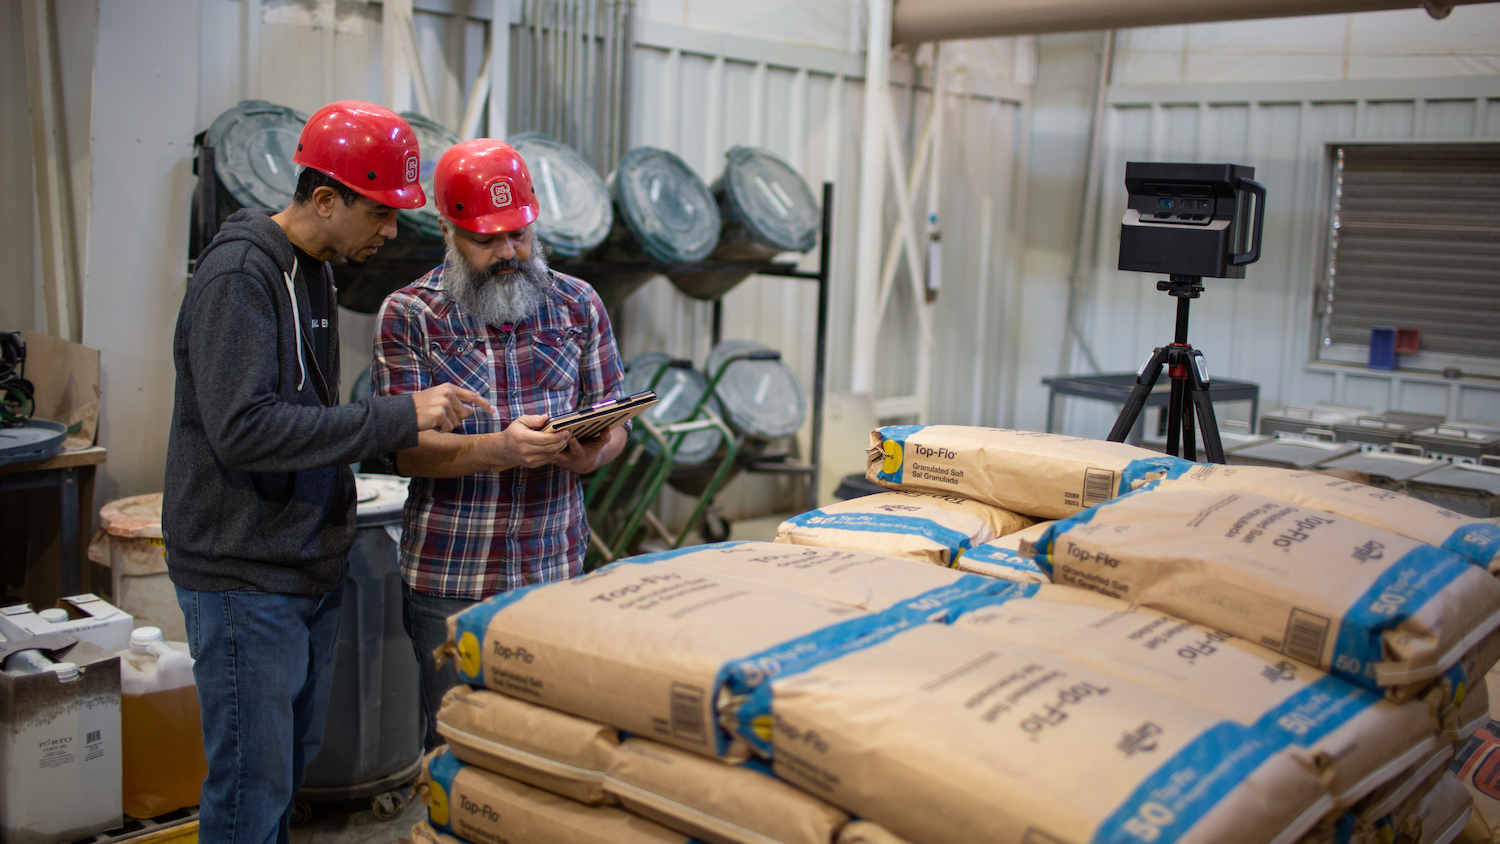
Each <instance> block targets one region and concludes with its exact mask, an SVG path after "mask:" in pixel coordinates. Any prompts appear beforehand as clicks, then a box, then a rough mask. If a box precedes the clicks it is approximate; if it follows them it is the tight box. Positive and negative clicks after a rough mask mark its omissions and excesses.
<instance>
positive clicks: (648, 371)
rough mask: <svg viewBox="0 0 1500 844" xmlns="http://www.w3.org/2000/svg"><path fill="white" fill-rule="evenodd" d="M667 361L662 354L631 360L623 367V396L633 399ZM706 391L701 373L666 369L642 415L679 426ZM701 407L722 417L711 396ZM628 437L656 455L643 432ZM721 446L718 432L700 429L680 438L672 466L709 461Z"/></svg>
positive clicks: (722, 436) (671, 368) (706, 382)
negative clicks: (653, 399)
mask: <svg viewBox="0 0 1500 844" xmlns="http://www.w3.org/2000/svg"><path fill="white" fill-rule="evenodd" d="M670 359H671V358H670V356H669V355H667V354H664V353H662V352H646V353H645V354H641V355H637V356H635V357H633V358H631V359H630V361H629V363H627V364H626V365H625V394H626V395H634V394H635V393H639V392H641V391H642V390H645V389H647V388H648V386H649V385H650V383H651V379H652V378H653V377H655V375H656V372H657V370H658V369H659V368H660V367H661V365H662V364H664V363H666V362H667V361H668V360H670ZM706 389H708V379H707V378H704V377H703V373H701V372H699V371H697V370H695V369H678V368H676V367H667V369H666V371H665V372H664V373H662V376H661V380H659V381H657V382H656V395H657V399H658V401H657V403H656V404H655V405H654V406H653V407H652V408H651V409H650V410H648V411H646V412H645V416H646V417H647V418H648V419H650V420H651V421H652V422H654V423H656V424H658V425H670V424H672V423H673V422H681V421H683V420H685V419H687V418H688V415H689V414H690V413H692V410H693V407H694V406H695V405H696V404H697V403H698V399H699V398H700V397H701V396H702V395H703V391H704V390H706ZM705 407H707V408H708V409H709V410H710V411H711V412H713V414H714V415H716V416H719V417H721V418H722V417H723V416H724V408H723V407H722V406H720V404H719V401H718V399H716V398H714V397H713V396H709V398H708V402H707V403H706V404H705ZM632 436H633V437H635V438H637V439H639V440H641V441H642V442H645V443H646V451H647V453H649V454H652V455H655V454H658V453H659V452H660V450H661V449H660V446H658V445H657V444H656V441H655V440H653V439H651V438H649V437H647V436H646V434H645V432H644V431H643V430H640V429H639V428H637V430H636V432H635V433H634V434H633V435H632ZM723 443H724V434H723V433H721V432H720V431H719V429H718V428H703V429H701V430H697V431H692V432H689V433H688V434H687V435H686V436H684V437H683V438H682V443H681V444H680V445H679V446H678V447H677V452H676V454H674V455H673V458H672V462H673V463H674V464H675V465H678V466H691V465H695V464H698V463H702V462H704V461H706V460H708V459H709V458H710V457H713V456H714V454H716V453H717V452H718V451H719V447H720V446H721V445H723Z"/></svg>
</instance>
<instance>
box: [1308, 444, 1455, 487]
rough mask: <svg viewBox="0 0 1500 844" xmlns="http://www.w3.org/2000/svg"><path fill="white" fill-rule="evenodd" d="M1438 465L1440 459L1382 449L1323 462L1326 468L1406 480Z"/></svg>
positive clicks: (1323, 466)
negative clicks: (1383, 450)
mask: <svg viewBox="0 0 1500 844" xmlns="http://www.w3.org/2000/svg"><path fill="white" fill-rule="evenodd" d="M1436 465H1438V461H1436V460H1429V459H1427V458H1425V457H1414V456H1412V455H1408V454H1387V453H1385V452H1381V451H1366V452H1363V453H1360V454H1351V455H1349V456H1347V457H1337V458H1334V459H1333V460H1329V461H1328V462H1326V463H1324V464H1322V467H1321V468H1324V469H1349V470H1351V471H1354V472H1364V473H1365V474H1367V475H1378V476H1380V477H1382V478H1390V479H1391V480H1396V481H1404V480H1408V479H1410V478H1412V477H1415V476H1417V475H1420V474H1422V473H1423V472H1426V471H1428V470H1429V469H1432V468H1433V467H1434V466H1436Z"/></svg>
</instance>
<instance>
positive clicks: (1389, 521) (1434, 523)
mask: <svg viewBox="0 0 1500 844" xmlns="http://www.w3.org/2000/svg"><path fill="white" fill-rule="evenodd" d="M1173 474H1174V475H1176V477H1174V478H1172V479H1171V480H1163V481H1162V483H1161V488H1163V489H1173V488H1177V487H1181V488H1183V489H1218V490H1223V489H1237V490H1244V491H1245V492H1255V493H1259V494H1261V495H1268V496H1270V497H1272V498H1279V499H1281V500H1282V501H1287V502H1290V503H1292V504H1300V505H1302V506H1304V507H1312V508H1313V509H1316V510H1326V511H1328V512H1330V513H1335V514H1337V515H1340V516H1344V517H1345V518H1349V519H1353V520H1355V521H1356V522H1363V523H1364V524H1367V525H1371V526H1373V527H1378V528H1380V529H1382V530H1388V531H1390V532H1391V533H1396V534H1400V535H1401V536H1406V537H1410V538H1412V539H1415V540H1417V541H1418V542H1425V543H1427V544H1428V545H1436V546H1438V547H1439V548H1445V549H1447V550H1449V551H1452V552H1454V553H1456V554H1458V555H1459V556H1461V557H1464V558H1466V559H1469V560H1472V561H1474V563H1475V564H1477V565H1480V566H1484V567H1486V568H1487V569H1488V570H1489V571H1490V572H1491V573H1492V574H1494V573H1497V572H1500V556H1497V555H1500V526H1497V525H1495V524H1493V523H1490V522H1486V521H1484V520H1481V519H1475V518H1473V517H1470V516H1465V515H1462V514H1459V513H1455V512H1453V511H1452V510H1447V509H1444V508H1442V507H1439V506H1437V505H1436V504H1430V503H1428V502H1426V501H1421V500H1418V499H1416V498H1412V497H1411V496H1409V495H1402V494H1401V493H1398V492H1391V491H1390V490H1387V489H1380V488H1379V487H1373V486H1369V485H1368V484H1362V483H1357V482H1355V481H1350V480H1344V479H1341V478H1335V477H1330V476H1328V475H1325V474H1322V473H1320V472H1298V471H1293V470H1290V469H1276V468H1273V467H1270V466H1216V465H1212V464H1195V465H1194V466H1193V467H1192V468H1191V469H1189V470H1187V471H1185V472H1182V473H1180V474H1178V473H1176V472H1173Z"/></svg>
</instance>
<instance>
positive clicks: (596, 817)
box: [416, 747, 688, 844]
mask: <svg viewBox="0 0 1500 844" xmlns="http://www.w3.org/2000/svg"><path fill="white" fill-rule="evenodd" d="M416 791H417V793H418V794H420V795H421V796H422V800H423V801H424V802H425V803H426V804H427V822H428V823H429V824H431V825H432V828H433V829H434V830H435V831H436V832H439V833H443V834H446V835H453V836H457V837H458V838H461V839H463V840H464V841H468V842H471V844H688V839H687V837H686V836H684V835H682V834H681V833H677V832H673V831H671V830H669V829H666V828H664V827H661V826H658V825H657V824H654V823H652V822H650V821H648V820H646V819H645V818H639V817H636V816H635V815H632V814H630V813H629V812H626V811H624V810H622V809H617V808H614V807H613V806H586V805H584V804H582V803H579V802H577V801H574V800H569V799H568V798H566V797H559V796H558V795H556V794H553V793H551V792H549V791H543V790H541V789H540V788H532V787H531V786H529V785H526V784H524V783H519V782H516V781H515V780H513V779H510V778H509V777H503V776H501V775H499V774H496V773H493V772H491V771H486V770H484V769H483V768H479V767H475V766H473V765H465V764H464V763H463V762H460V761H459V760H458V759H457V758H456V757H455V756H454V755H453V754H451V753H449V752H448V749H447V748H445V747H440V748H438V749H437V750H434V751H433V752H432V753H430V754H428V755H427V758H426V759H424V760H423V761H422V774H421V776H420V777H419V779H418V780H417V786H416Z"/></svg>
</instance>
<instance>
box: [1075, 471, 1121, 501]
mask: <svg viewBox="0 0 1500 844" xmlns="http://www.w3.org/2000/svg"><path fill="white" fill-rule="evenodd" d="M1114 497H1115V473H1114V472H1113V471H1110V470H1109V469H1085V470H1084V472H1083V506H1085V507H1092V506H1094V505H1095V504H1103V503H1104V502H1106V501H1108V500H1110V499H1111V498H1114Z"/></svg>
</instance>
